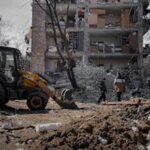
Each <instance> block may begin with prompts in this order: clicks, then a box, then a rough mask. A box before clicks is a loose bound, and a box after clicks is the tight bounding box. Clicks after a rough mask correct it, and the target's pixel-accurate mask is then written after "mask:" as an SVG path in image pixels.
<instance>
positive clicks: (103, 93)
mask: <svg viewBox="0 0 150 150" xmlns="http://www.w3.org/2000/svg"><path fill="white" fill-rule="evenodd" d="M105 80H106V79H105V78H103V80H102V81H101V83H100V91H101V95H100V97H99V99H98V101H97V103H100V101H105V100H106V92H107V88H106V84H105Z"/></svg>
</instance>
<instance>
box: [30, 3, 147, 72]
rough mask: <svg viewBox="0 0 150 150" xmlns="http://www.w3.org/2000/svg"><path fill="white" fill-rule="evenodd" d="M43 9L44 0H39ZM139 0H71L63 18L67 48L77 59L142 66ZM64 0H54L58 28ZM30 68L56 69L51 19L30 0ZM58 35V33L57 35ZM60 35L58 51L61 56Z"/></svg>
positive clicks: (52, 70)
mask: <svg viewBox="0 0 150 150" xmlns="http://www.w3.org/2000/svg"><path fill="white" fill-rule="evenodd" d="M39 2H40V4H41V6H42V7H43V8H45V9H46V3H45V0H39ZM142 5H143V1H142V0H71V4H70V8H69V15H68V18H67V34H68V35H69V41H70V49H71V50H73V52H74V53H73V57H74V58H75V60H76V61H77V62H80V61H82V62H83V63H85V64H88V63H90V64H95V65H97V66H104V68H106V69H111V68H113V67H114V66H117V67H118V68H121V67H125V66H127V65H129V64H134V66H136V67H138V68H140V70H142V67H143V56H144V55H146V54H147V52H145V51H144V50H143V28H142V16H143V6H142ZM66 9H67V1H66V0H57V12H58V15H59V19H60V22H59V23H60V25H61V27H62V28H64V26H65V22H66ZM32 18H33V19H32V59H31V70H32V71H37V72H40V73H42V74H44V73H45V72H54V71H56V70H58V68H59V67H60V66H59V59H60V58H59V55H58V54H57V50H56V46H55V42H54V39H53V34H52V33H53V31H52V27H51V20H50V18H49V17H48V16H47V15H46V13H45V12H44V11H43V10H42V9H41V8H40V7H39V6H38V4H37V3H36V2H35V1H33V16H32ZM57 36H58V38H59V36H60V35H59V34H58V35H57ZM63 44H64V43H62V42H61V39H60V46H61V51H62V54H63V55H64V56H65V55H66V54H65V52H64V49H63Z"/></svg>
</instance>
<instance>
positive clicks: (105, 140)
mask: <svg viewBox="0 0 150 150" xmlns="http://www.w3.org/2000/svg"><path fill="white" fill-rule="evenodd" d="M98 140H99V141H100V143H102V144H104V145H106V144H107V143H108V140H107V139H105V138H103V137H101V136H99V137H98Z"/></svg>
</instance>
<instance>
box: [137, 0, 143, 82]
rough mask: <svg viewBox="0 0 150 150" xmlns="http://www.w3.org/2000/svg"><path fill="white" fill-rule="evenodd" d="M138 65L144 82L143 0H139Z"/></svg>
mask: <svg viewBox="0 0 150 150" xmlns="http://www.w3.org/2000/svg"><path fill="white" fill-rule="evenodd" d="M138 13H139V14H138V47H139V56H138V66H139V68H140V73H141V79H142V82H143V80H144V69H143V19H142V17H143V0H139V3H138Z"/></svg>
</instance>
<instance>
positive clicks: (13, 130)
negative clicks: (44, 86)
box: [0, 98, 150, 150]
mask: <svg viewBox="0 0 150 150" xmlns="http://www.w3.org/2000/svg"><path fill="white" fill-rule="evenodd" d="M77 105H78V106H79V110H67V109H61V108H60V107H59V106H58V105H57V104H55V103H54V102H53V101H50V102H49V103H48V106H47V108H46V110H45V111H40V112H39V111H38V112H32V111H29V110H28V108H27V106H26V102H25V101H11V102H9V103H8V105H7V107H6V108H4V109H2V110H0V145H1V148H2V149H4V150H6V149H8V150H10V149H11V150H26V149H27V150H28V149H29V150H34V149H36V150H46V149H49V150H51V149H54V150H55V149H56V150H59V149H60V150H63V149H64V150H77V149H85V150H87V149H88V150H101V149H104V150H107V149H108V150H110V149H114V150H118V149H120V150H127V149H128V150H130V149H131V150H133V149H134V150H136V149H137V150H144V149H146V147H148V146H149V142H150V117H149V115H150V100H143V99H139V98H137V99H134V100H130V101H125V102H120V103H119V102H111V103H107V104H100V105H97V104H94V103H86V104H85V103H84V104H82V103H77ZM148 117H149V120H148ZM46 123H61V124H62V126H61V127H59V128H58V129H57V130H47V131H44V132H40V133H39V132H36V130H35V128H36V126H37V125H38V124H46ZM147 149H148V148H147Z"/></svg>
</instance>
